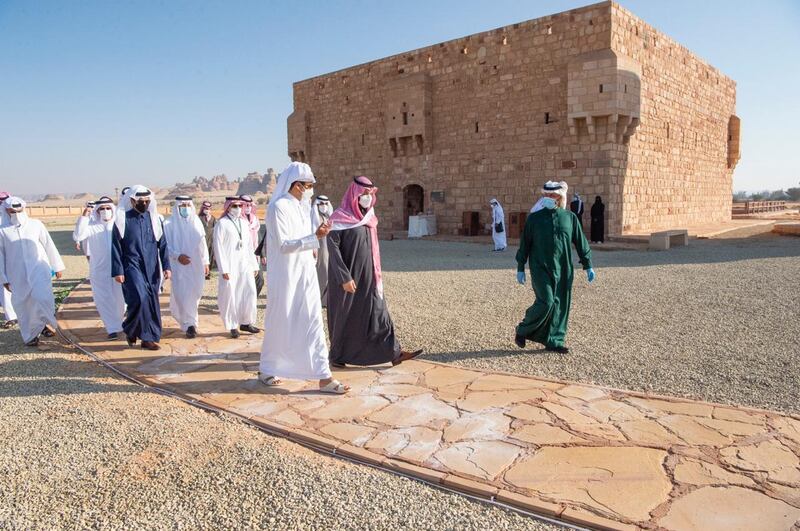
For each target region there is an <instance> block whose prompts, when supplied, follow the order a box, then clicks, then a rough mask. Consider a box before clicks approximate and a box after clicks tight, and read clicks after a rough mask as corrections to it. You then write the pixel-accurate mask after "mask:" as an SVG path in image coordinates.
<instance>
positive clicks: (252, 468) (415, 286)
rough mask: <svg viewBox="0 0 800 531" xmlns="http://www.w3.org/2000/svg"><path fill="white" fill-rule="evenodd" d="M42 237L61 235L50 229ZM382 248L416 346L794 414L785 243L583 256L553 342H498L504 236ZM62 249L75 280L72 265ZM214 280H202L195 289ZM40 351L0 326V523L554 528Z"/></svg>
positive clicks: (793, 343) (796, 259)
mask: <svg viewBox="0 0 800 531" xmlns="http://www.w3.org/2000/svg"><path fill="white" fill-rule="evenodd" d="M54 237H55V238H56V240H57V242H58V243H59V246H60V247H61V248H62V249H65V250H68V249H69V246H68V245H67V237H68V234H67V233H62V232H58V233H54ZM382 251H383V259H384V270H385V272H386V274H385V282H386V292H387V300H388V302H389V305H390V308H391V310H392V315H393V317H394V319H395V323H396V325H397V327H398V331H399V335H400V338H401V340H403V341H404V344H405V345H406V346H407V347H411V348H417V347H420V346H423V347H425V348H426V349H427V351H428V355H427V358H428V359H432V360H436V361H443V362H449V363H455V364H459V365H463V366H468V367H477V368H482V369H491V370H501V371H509V372H517V373H523V374H536V375H542V376H547V377H555V378H564V379H569V380H578V381H583V382H596V383H600V384H605V385H610V386H614V387H621V388H626V389H638V390H646V391H656V392H659V393H664V394H669V395H679V396H688V397H697V398H703V399H707V400H713V401H720V402H726V403H734V404H747V405H752V406H757V407H766V408H770V409H779V410H784V411H789V412H795V413H797V412H798V411H799V410H800V406H798V404H800V391H799V390H798V386H797V382H798V381H800V368H799V367H798V363H797V343H798V335H800V334H799V332H800V329H799V328H800V325H798V323H800V315H798V308H800V289H799V288H798V284H797V279H798V278H800V240H798V239H793V238H781V237H773V236H764V237H759V238H751V239H749V240H747V241H743V240H714V241H697V242H695V241H693V242H692V246H691V247H689V248H684V249H675V250H672V251H669V252H664V253H650V252H639V251H603V252H596V253H595V269H596V271H597V273H598V280H597V281H596V282H595V283H594V284H592V285H588V284H587V283H586V280H585V277H584V276H583V275H582V274H580V275H578V276H576V282H575V289H574V292H573V306H572V317H571V321H570V333H569V336H568V344H569V346H570V347H571V349H572V352H571V353H570V354H569V355H566V356H562V355H554V354H550V353H545V352H543V351H541V350H537V349H536V348H535V347H533V348H530V349H528V350H525V351H521V350H519V349H517V348H516V347H515V346H514V345H513V343H512V341H511V339H512V337H513V327H514V325H515V324H516V322H517V321H518V320H519V319H520V318H521V316H522V314H523V313H524V310H525V308H526V307H527V306H528V305H529V304H531V302H532V300H533V294H532V292H531V291H530V287H522V286H518V285H516V284H515V275H514V256H513V251H511V250H509V251H508V252H506V253H490V252H488V248H487V247H486V246H481V245H475V244H463V243H442V242H431V241H393V242H382ZM71 254H72V256H68V257H67V258H66V260H67V263H68V267H69V268H70V278H73V279H74V278H76V277H78V276H80V275H81V274H82V273H83V272H84V271H85V269H86V266H85V261H84V260H83V258H82V257H78V256H74V252H73V253H71ZM73 282H74V281H71V280H69V279H67V280H65V281H64V282H62V283H61V284H60V286H59V287H60V288H64V287H69V286H70V285H71V284H72V283H73ZM215 291H216V282H209V283H208V284H207V297H208V298H207V299H206V300H205V301H204V304H208V305H213V304H214V293H215ZM262 307H263V305H262ZM166 324H167V326H171V324H170V323H169V322H168V323H166ZM45 346H46V348H47V349H48V350H45V351H38V350H37V351H31V350H30V349H26V348H25V347H23V346H22V345H21V341H20V339H19V335H18V333H17V331H16V330H14V331H4V332H0V397H1V398H2V399H1V400H0V419H2V422H0V436H1V437H2V440H3V441H4V444H3V445H2V446H0V496H1V497H2V499H4V500H11V501H10V502H6V503H4V504H2V505H0V528H9V529H35V528H39V529H53V528H78V527H87V528H88V527H92V528H141V527H148V528H164V529H166V528H170V529H176V528H190V527H191V528H212V527H213V528H232V527H274V528H287V529H288V528H292V529H299V528H322V527H326V528H331V529H337V528H342V529H344V528H347V529H393V528H420V529H557V527H553V526H550V525H548V524H542V523H539V522H537V521H535V520H533V519H530V518H525V517H521V516H519V515H517V514H515V513H511V512H508V511H505V510H502V509H497V508H493V507H488V506H486V505H484V504H480V503H477V502H472V501H470V500H468V499H466V498H463V497H461V496H457V495H451V494H447V493H443V492H441V491H438V490H436V489H432V488H430V487H427V486H424V485H422V484H419V483H417V482H414V481H411V480H407V479H403V478H398V477H395V476H392V475H390V474H387V473H384V472H380V471H375V470H372V469H369V468H367V467H363V466H357V465H352V464H349V463H345V462H342V461H339V460H336V459H332V458H329V457H326V456H322V455H319V454H316V453H314V452H311V451H308V450H305V449H303V448H301V447H299V446H297V445H295V444H291V443H288V442H286V441H284V440H282V439H279V438H274V437H271V436H268V435H265V434H262V433H260V432H257V431H255V430H253V429H251V428H248V427H246V426H244V425H243V424H241V423H239V422H238V421H234V420H230V419H228V418H226V417H224V416H222V417H220V416H215V415H211V414H208V413H205V412H202V411H200V410H197V409H195V408H191V407H188V406H184V405H182V404H181V403H179V402H177V401H175V400H172V399H168V398H163V397H160V396H158V395H154V394H152V393H148V392H146V391H143V390H141V389H140V388H138V387H135V386H132V385H130V384H128V383H127V382H125V381H124V380H121V379H119V378H115V377H113V376H112V375H110V373H109V372H108V371H106V370H105V369H103V368H102V367H100V366H97V365H95V364H94V363H93V362H91V361H88V360H87V359H86V358H85V357H84V356H81V355H76V354H74V353H72V352H70V351H68V350H65V349H64V348H63V347H61V346H59V345H57V344H55V343H53V342H50V341H48V342H46V344H45ZM327 522H331V524H327Z"/></svg>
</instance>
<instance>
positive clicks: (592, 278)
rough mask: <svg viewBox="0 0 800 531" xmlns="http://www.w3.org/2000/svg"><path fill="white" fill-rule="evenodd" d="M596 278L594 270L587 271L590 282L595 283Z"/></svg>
mask: <svg viewBox="0 0 800 531" xmlns="http://www.w3.org/2000/svg"><path fill="white" fill-rule="evenodd" d="M594 277H595V274H594V269H591V268H589V269H587V270H586V278H587V279H589V282H592V281H594Z"/></svg>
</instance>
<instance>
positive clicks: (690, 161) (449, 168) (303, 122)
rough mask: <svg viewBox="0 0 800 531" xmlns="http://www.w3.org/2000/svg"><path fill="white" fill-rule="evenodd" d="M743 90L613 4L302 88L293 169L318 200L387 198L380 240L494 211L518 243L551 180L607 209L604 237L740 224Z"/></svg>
mask: <svg viewBox="0 0 800 531" xmlns="http://www.w3.org/2000/svg"><path fill="white" fill-rule="evenodd" d="M735 103H736V85H735V83H734V81H732V80H731V79H730V78H728V77H726V76H724V75H723V74H722V73H721V72H720V71H719V70H717V69H716V68H714V67H712V66H711V65H709V64H707V63H706V62H704V61H703V60H702V59H700V58H698V57H697V56H695V55H694V54H693V53H692V52H690V51H689V50H688V49H686V48H685V47H683V46H681V45H680V44H678V43H676V42H675V41H673V40H672V39H670V38H669V37H667V36H665V35H663V34H662V33H660V32H659V31H657V30H656V29H655V28H653V27H652V26H650V25H648V24H646V23H645V22H643V21H642V20H640V19H639V18H637V17H636V16H634V15H633V14H632V13H630V12H629V11H627V10H625V9H624V8H622V7H620V6H619V5H617V4H616V3H613V2H603V3H599V4H594V5H590V6H587V7H583V8H579V9H574V10H572V11H567V12H564V13H559V14H556V15H551V16H546V17H542V18H538V19H535V20H530V21H527V22H520V23H518V24H514V25H511V26H506V27H503V28H499V29H495V30H491V31H487V32H484V33H479V34H476V35H471V36H469V37H464V38H461V39H456V40H452V41H448V42H444V43H441V44H436V45H433V46H428V47H425V48H420V49H417V50H414V51H411V52H406V53H402V54H398V55H395V56H391V57H387V58H384V59H379V60H376V61H373V62H370V63H365V64H362V65H358V66H354V67H351V68H346V69H344V70H340V71H337V72H333V73H330V74H325V75H321V76H318V77H314V78H311V79H307V80H304V81H299V82H297V83H295V84H294V112H293V113H292V114H291V115H290V116H289V119H288V148H289V156H290V157H291V158H292V160H300V161H304V162H308V163H309V164H311V166H312V168H313V170H314V172H315V174H316V175H317V176H318V180H319V184H318V185H317V188H318V192H319V193H325V194H326V195H329V196H331V197H332V198H339V197H341V194H342V192H343V191H344V189H345V187H346V186H347V184H348V183H349V182H350V180H351V179H352V178H353V176H354V175H367V176H369V177H370V178H372V179H373V180H374V181H375V182H376V184H377V185H378V186H379V187H380V188H381V192H380V197H381V202H380V203H379V206H380V215H381V219H382V222H383V227H384V228H385V229H392V230H399V229H402V228H403V227H405V226H407V217H408V215H409V214H415V213H417V212H419V211H425V212H432V213H435V214H436V215H437V218H438V224H439V230H440V232H442V233H448V234H454V233H458V232H459V231H463V228H464V223H463V220H464V219H465V216H464V213H465V212H470V211H479V212H481V214H480V216H481V218H480V219H481V222H482V223H486V222H488V218H489V206H488V202H489V199H490V198H491V197H493V196H496V197H497V198H498V199H499V200H500V201H501V202H502V203H503V206H504V208H505V211H506V213H507V215H508V217H509V218H510V219H509V226H510V229H511V232H512V235H513V233H514V232H515V229H516V228H518V226H519V223H520V220H521V219H524V216H523V215H521V214H520V213H523V212H527V211H528V210H529V208H530V207H531V205H532V204H533V202H534V201H535V199H536V190H537V189H539V188H540V187H541V185H542V183H543V182H544V181H547V180H566V181H567V182H568V183H569V185H570V195H571V192H572V191H578V192H579V193H580V194H581V195H582V196H583V198H584V200H585V201H586V203H587V208H588V206H589V204H590V203H591V202H592V201H593V200H594V197H595V196H596V195H600V196H602V198H603V200H604V202H605V203H606V223H607V227H606V229H607V232H608V233H610V234H628V233H642V232H649V231H653V230H658V229H664V228H676V227H685V226H688V225H693V224H698V223H708V222H719V221H723V220H728V219H730V216H731V194H732V177H733V170H734V167H735V165H736V163H737V161H738V160H739V119H738V118H737V117H736V115H735Z"/></svg>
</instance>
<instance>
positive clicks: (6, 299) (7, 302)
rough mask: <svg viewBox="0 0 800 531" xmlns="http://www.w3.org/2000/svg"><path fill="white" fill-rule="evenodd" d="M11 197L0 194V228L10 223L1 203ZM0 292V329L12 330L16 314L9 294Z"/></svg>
mask: <svg viewBox="0 0 800 531" xmlns="http://www.w3.org/2000/svg"><path fill="white" fill-rule="evenodd" d="M10 196H11V194H9V193H8V192H0V228H3V227H5V226H6V225H8V224H10V223H11V218H9V217H8V212H6V209H5V207H4V206H3V202H4V201H5V200H6V199H8V198H9V197H10ZM0 291H2V299H0V304H2V305H3V313H4V314H5V316H6V320H5V322H4V323H3V324H2V325H0V328H13V327H14V325H16V324H17V312H15V311H14V305H13V304H12V303H11V292H10V291H8V290H7V289H6V288H4V287H0Z"/></svg>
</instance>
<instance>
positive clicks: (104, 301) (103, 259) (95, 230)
mask: <svg viewBox="0 0 800 531" xmlns="http://www.w3.org/2000/svg"><path fill="white" fill-rule="evenodd" d="M123 215H124V214H123ZM113 229H114V221H113V220H111V221H101V220H98V219H97V218H96V216H95V214H92V216H91V217H89V216H81V217H80V218H78V222H77V223H76V224H75V231H74V232H73V233H72V239H73V240H75V241H76V242H84V245H85V246H86V248H89V249H91V250H92V255H91V256H92V259H91V260H89V280H91V282H90V283H89V284H90V285H91V287H92V297H93V298H94V305H95V306H96V307H97V313H99V314H100V319H102V320H103V325H104V326H105V327H106V332H108V333H109V334H113V333H117V332H122V320H123V318H124V317H125V298H124V297H123V295H122V284H120V283H119V282H117V281H115V280H114V278H113V277H112V276H111V232H112V230H113Z"/></svg>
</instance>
